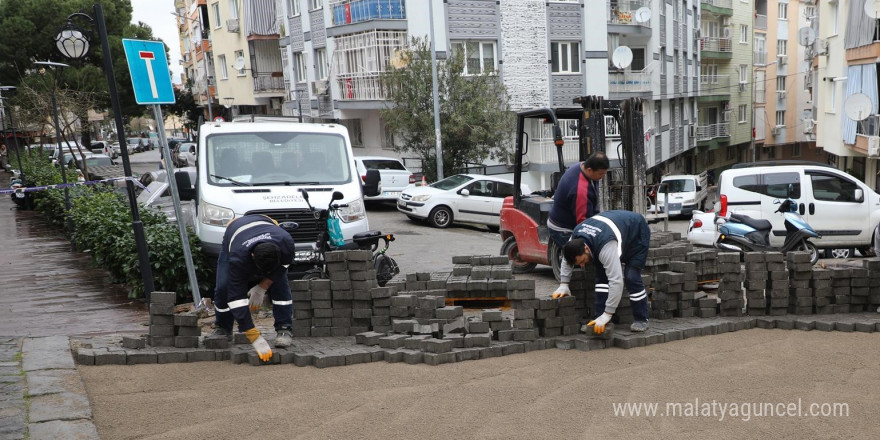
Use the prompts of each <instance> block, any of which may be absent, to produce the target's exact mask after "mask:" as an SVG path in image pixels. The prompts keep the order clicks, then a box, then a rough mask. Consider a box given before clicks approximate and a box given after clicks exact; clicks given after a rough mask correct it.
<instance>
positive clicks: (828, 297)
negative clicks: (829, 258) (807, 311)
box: [810, 267, 834, 315]
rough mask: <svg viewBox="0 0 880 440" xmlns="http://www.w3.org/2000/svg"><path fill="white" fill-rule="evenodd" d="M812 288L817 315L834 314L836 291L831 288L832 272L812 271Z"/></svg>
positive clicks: (825, 270) (823, 270)
mask: <svg viewBox="0 0 880 440" xmlns="http://www.w3.org/2000/svg"><path fill="white" fill-rule="evenodd" d="M810 276H811V279H810V287H811V288H812V289H813V305H814V306H815V309H814V311H815V313H816V314H820V315H830V314H832V313H834V290H833V289H832V287H831V283H832V281H831V271H830V270H827V269H821V268H815V267H814V268H813V270H812V271H810Z"/></svg>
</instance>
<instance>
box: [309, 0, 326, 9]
mask: <svg viewBox="0 0 880 440" xmlns="http://www.w3.org/2000/svg"><path fill="white" fill-rule="evenodd" d="M323 8H324V0H309V11H317V10H318V9H323Z"/></svg>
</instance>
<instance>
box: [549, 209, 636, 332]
mask: <svg viewBox="0 0 880 440" xmlns="http://www.w3.org/2000/svg"><path fill="white" fill-rule="evenodd" d="M650 240H651V229H650V228H648V222H646V221H645V218H644V217H642V215H641V214H638V213H635V212H630V211H606V212H603V213H601V214H598V215H596V216H594V217H592V218H588V219H586V220H584V221H583V222H581V224H579V225H578V226H577V227H576V228H575V230H574V233H572V235H571V240H570V241H569V242H568V243H566V244H565V246H564V247H563V248H562V252H563V255H565V259H566V260H568V261H571V262H572V263H573V264H574V265H576V266H584V265H586V264H589V263H590V262H595V265H596V302H595V306H596V314H597V316H596V318H595V319H593V320H592V321H590V322H589V323H588V324H587V326H593V331H594V332H595V333H597V334H602V333H603V332H604V331H605V325H606V324H608V322H609V321H611V318H612V317H613V316H614V312H615V311H617V306H618V304H620V299H621V298H622V296H623V287H624V283H625V284H626V288H627V291H628V293H629V302H630V305H631V306H632V313H633V318H634V322H633V324H632V325H631V326H630V330H632V331H634V332H643V331H645V330H647V329H648V295H647V292H646V290H645V285H644V283H643V282H642V269H644V268H645V263H646V262H647V259H648V246H649V244H650Z"/></svg>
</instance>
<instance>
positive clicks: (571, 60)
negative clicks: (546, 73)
mask: <svg viewBox="0 0 880 440" xmlns="http://www.w3.org/2000/svg"><path fill="white" fill-rule="evenodd" d="M550 55H551V59H550V64H551V67H552V71H553V73H580V71H581V57H580V43H578V42H570V43H562V42H554V43H550Z"/></svg>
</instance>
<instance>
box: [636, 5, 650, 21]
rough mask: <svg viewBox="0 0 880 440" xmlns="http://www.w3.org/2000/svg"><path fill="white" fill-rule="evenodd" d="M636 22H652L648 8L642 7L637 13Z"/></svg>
mask: <svg viewBox="0 0 880 440" xmlns="http://www.w3.org/2000/svg"><path fill="white" fill-rule="evenodd" d="M635 17H636V22H638V23H647V22H649V21H651V10H650V9H649V8H647V7H644V6H643V7H641V8H639V9H638V10H636V13H635Z"/></svg>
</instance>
